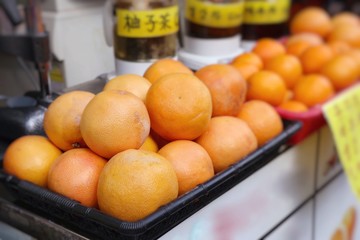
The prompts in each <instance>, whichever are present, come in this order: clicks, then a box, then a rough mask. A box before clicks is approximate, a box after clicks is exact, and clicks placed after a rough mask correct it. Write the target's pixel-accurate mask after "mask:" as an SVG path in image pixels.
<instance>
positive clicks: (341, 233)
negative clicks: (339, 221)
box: [330, 226, 348, 240]
mask: <svg viewBox="0 0 360 240" xmlns="http://www.w3.org/2000/svg"><path fill="white" fill-rule="evenodd" d="M346 236H347V233H346V229H345V228H344V227H343V226H339V227H337V228H336V230H335V232H334V233H333V234H332V235H331V239H330V240H347V239H348V238H347V237H346Z"/></svg>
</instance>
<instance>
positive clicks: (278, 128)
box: [237, 100, 284, 147]
mask: <svg viewBox="0 0 360 240" xmlns="http://www.w3.org/2000/svg"><path fill="white" fill-rule="evenodd" d="M260 116H261V117H260ZM237 117H238V118H240V119H242V120H243V121H245V122H246V123H247V124H248V125H249V127H250V129H251V130H252V132H253V133H254V134H255V137H256V140H257V143H258V146H259V147H260V146H262V145H264V144H265V143H267V142H268V141H269V140H271V139H273V138H274V137H276V136H277V135H279V134H280V133H281V132H282V131H283V129H284V127H283V124H282V121H281V118H280V115H279V114H278V113H277V112H276V110H275V108H274V107H273V106H271V105H270V104H268V103H267V102H264V101H259V100H251V101H248V102H246V103H244V105H243V106H242V107H241V109H240V112H239V114H238V115H237Z"/></svg>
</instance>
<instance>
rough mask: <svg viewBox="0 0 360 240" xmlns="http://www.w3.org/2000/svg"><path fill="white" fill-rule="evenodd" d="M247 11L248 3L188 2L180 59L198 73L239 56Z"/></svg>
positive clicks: (238, 0) (239, 0) (227, 0)
mask: <svg viewBox="0 0 360 240" xmlns="http://www.w3.org/2000/svg"><path fill="white" fill-rule="evenodd" d="M243 9H244V0H185V3H184V8H183V12H184V17H183V19H182V20H183V26H184V30H183V49H182V50H183V51H181V53H180V52H179V58H180V59H181V60H183V61H184V62H185V64H186V63H189V64H190V65H191V66H189V67H191V68H192V69H197V68H200V67H201V66H202V65H206V64H210V63H216V62H226V61H228V60H229V59H232V57H233V55H235V54H239V52H240V51H242V50H241V47H240V41H241V35H240V32H241V25H242V20H243ZM192 60H193V61H192ZM190 62H192V63H190ZM196 63H197V64H196ZM189 64H188V65H189ZM195 65H196V66H195Z"/></svg>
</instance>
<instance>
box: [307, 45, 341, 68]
mask: <svg viewBox="0 0 360 240" xmlns="http://www.w3.org/2000/svg"><path fill="white" fill-rule="evenodd" d="M334 55H335V54H334V52H333V50H332V48H331V47H329V46H328V45H326V44H321V45H317V46H312V47H309V48H308V49H306V50H305V51H304V52H303V54H301V56H300V62H301V64H302V67H303V71H304V73H305V74H308V73H318V72H319V71H320V70H321V68H322V67H323V66H324V65H325V64H326V63H327V62H328V61H330V60H331V59H332V58H333V57H334Z"/></svg>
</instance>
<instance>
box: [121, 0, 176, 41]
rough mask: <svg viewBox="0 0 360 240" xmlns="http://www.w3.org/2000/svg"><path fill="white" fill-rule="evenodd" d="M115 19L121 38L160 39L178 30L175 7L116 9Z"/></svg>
mask: <svg viewBox="0 0 360 240" xmlns="http://www.w3.org/2000/svg"><path fill="white" fill-rule="evenodd" d="M116 17H117V34H118V35H119V36H122V37H132V38H150V37H161V36H166V35H170V34H173V33H176V32H177V31H178V30H179V8H178V6H177V5H176V6H172V7H165V8H158V9H149V10H141V11H137V10H126V9H116Z"/></svg>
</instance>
